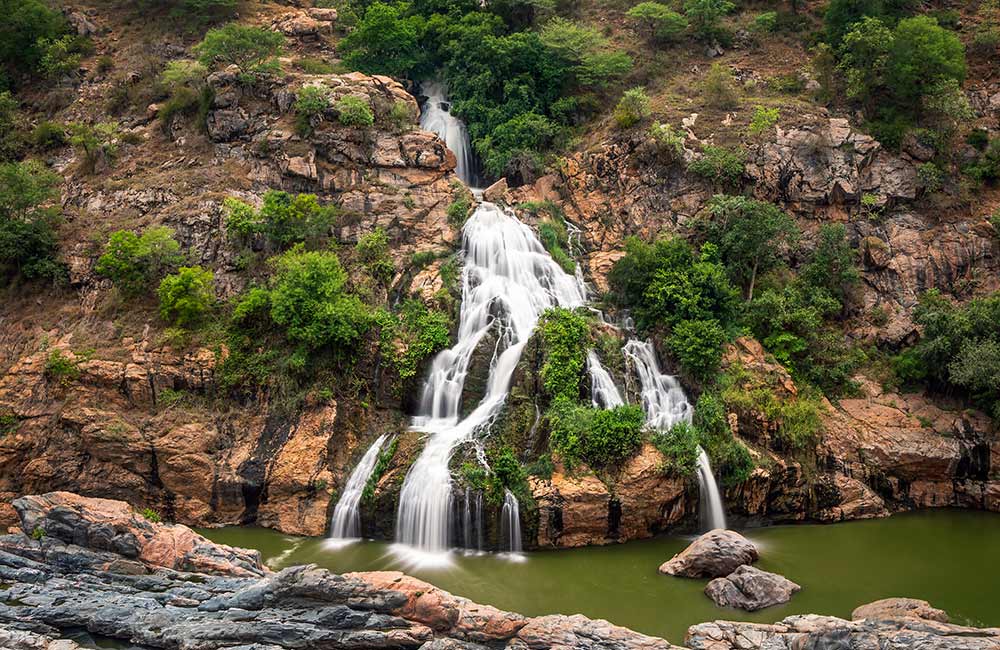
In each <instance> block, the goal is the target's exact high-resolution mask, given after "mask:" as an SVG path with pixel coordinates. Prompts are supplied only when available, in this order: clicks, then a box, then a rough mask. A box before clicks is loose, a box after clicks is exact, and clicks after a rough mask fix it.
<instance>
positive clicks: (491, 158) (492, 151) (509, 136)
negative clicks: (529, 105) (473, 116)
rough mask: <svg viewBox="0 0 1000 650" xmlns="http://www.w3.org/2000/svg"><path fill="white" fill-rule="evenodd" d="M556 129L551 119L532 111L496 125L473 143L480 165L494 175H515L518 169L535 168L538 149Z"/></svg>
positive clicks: (548, 142) (549, 141)
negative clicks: (481, 163)
mask: <svg viewBox="0 0 1000 650" xmlns="http://www.w3.org/2000/svg"><path fill="white" fill-rule="evenodd" d="M557 132H558V129H557V127H556V125H555V124H553V123H552V121H551V120H549V119H548V118H546V117H545V116H543V115H539V114H537V113H533V112H528V113H523V114H521V115H518V116H516V117H514V118H512V119H510V120H507V121H506V122H503V123H502V124H498V125H497V127H496V128H495V129H493V132H492V133H490V134H489V135H488V136H486V137H484V138H482V139H481V140H480V141H479V142H478V144H477V149H478V151H479V155H480V157H481V158H482V161H483V167H484V168H485V169H486V171H487V172H489V173H490V174H493V175H495V176H502V175H509V176H511V177H515V176H517V175H518V174H521V171H520V170H521V169H527V170H529V173H534V172H536V171H539V170H540V169H541V167H542V159H541V156H540V155H539V153H538V152H539V151H542V150H544V149H545V148H547V147H548V146H549V145H551V144H552V141H553V139H554V138H555V136H556V134H557Z"/></svg>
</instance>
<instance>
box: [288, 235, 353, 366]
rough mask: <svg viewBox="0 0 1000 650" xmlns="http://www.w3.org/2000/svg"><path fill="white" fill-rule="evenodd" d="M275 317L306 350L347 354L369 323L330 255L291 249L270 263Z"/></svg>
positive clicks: (335, 261)
mask: <svg viewBox="0 0 1000 650" xmlns="http://www.w3.org/2000/svg"><path fill="white" fill-rule="evenodd" d="M272 266H273V268H274V277H273V279H272V283H271V289H270V293H269V302H270V316H271V319H272V320H273V321H274V322H275V323H277V324H278V325H281V326H282V327H284V329H285V334H286V336H287V337H288V339H289V341H291V342H293V343H296V344H301V345H302V346H304V347H305V348H306V349H317V348H321V347H327V346H329V347H332V348H333V349H335V350H339V351H348V350H350V349H351V347H352V346H353V345H354V344H355V343H356V342H357V340H358V339H359V338H360V337H361V335H362V334H364V333H365V331H367V330H368V328H369V326H370V324H371V317H370V315H369V313H368V309H367V308H366V307H365V305H364V303H362V302H361V300H360V299H359V298H358V297H357V296H356V295H354V294H352V293H350V292H349V291H348V290H347V273H346V272H345V271H344V268H343V267H342V266H341V265H340V259H338V257H337V254H336V253H334V252H332V251H304V250H302V249H301V248H299V247H296V248H293V249H292V250H289V251H287V252H285V253H283V254H282V255H280V256H278V257H276V258H274V259H273V260H272Z"/></svg>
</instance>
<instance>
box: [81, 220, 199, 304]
mask: <svg viewBox="0 0 1000 650" xmlns="http://www.w3.org/2000/svg"><path fill="white" fill-rule="evenodd" d="M173 235H174V231H173V229H171V228H167V227H166V226H157V227H154V228H148V229H147V230H145V231H144V232H143V233H142V234H141V235H136V234H135V233H134V232H132V231H131V230H119V231H117V232H114V233H112V235H111V238H110V239H109V240H108V244H107V249H106V251H105V253H104V254H103V255H101V257H100V258H99V259H98V260H97V265H96V266H95V267H94V270H95V271H96V272H97V273H98V274H99V275H103V276H104V277H106V278H109V279H110V280H111V282H112V283H114V285H115V286H116V287H117V288H118V289H119V290H120V291H121V292H122V293H124V294H125V295H128V296H138V295H140V294H141V293H143V292H144V291H147V290H149V289H150V287H151V286H152V285H153V283H154V282H157V281H158V280H159V279H160V278H161V277H163V275H164V274H165V273H168V272H169V271H170V270H172V269H174V268H176V267H177V266H178V265H180V264H181V263H182V262H183V261H184V256H183V255H181V252H180V244H178V243H177V241H176V240H175V239H174V236H173Z"/></svg>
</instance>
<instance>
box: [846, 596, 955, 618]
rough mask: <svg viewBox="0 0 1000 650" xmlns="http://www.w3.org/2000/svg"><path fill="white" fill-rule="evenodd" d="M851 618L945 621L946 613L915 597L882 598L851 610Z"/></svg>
mask: <svg viewBox="0 0 1000 650" xmlns="http://www.w3.org/2000/svg"><path fill="white" fill-rule="evenodd" d="M851 618H852V619H854V620H855V621H857V620H861V619H866V618H867V619H878V620H891V619H898V618H922V619H924V620H927V621H937V622H938V623H947V622H948V614H946V613H945V612H944V611H943V610H940V609H938V608H937V607H933V606H932V605H931V604H930V603H929V602H927V601H926V600H918V599H916V598H883V599H882V600H876V601H875V602H873V603H868V604H867V605H862V606H861V607H858V608H857V609H855V610H854V611H853V612H851Z"/></svg>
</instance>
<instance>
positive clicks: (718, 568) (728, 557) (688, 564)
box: [660, 528, 760, 578]
mask: <svg viewBox="0 0 1000 650" xmlns="http://www.w3.org/2000/svg"><path fill="white" fill-rule="evenodd" d="M759 557H760V555H759V554H758V552H757V547H756V546H754V545H753V543H752V542H750V540H748V539H747V538H745V537H743V536H742V535H740V534H739V533H736V532H733V531H731V530H723V529H721V528H717V529H715V530H711V531H709V532H707V533H705V534H704V535H702V536H701V537H699V538H698V539H696V540H694V541H693V542H691V544H690V546H688V547H687V548H686V549H684V550H683V551H681V552H680V553H678V554H677V555H675V556H674V557H672V558H671V559H670V560H668V561H666V562H664V563H663V564H662V565H660V573H666V574H669V575H672V576H683V577H686V578H718V577H722V576H727V575H729V574H730V573H732V572H733V571H735V570H736V568H737V567H739V566H740V565H743V564H752V563H753V562H756V561H757V558H759Z"/></svg>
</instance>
